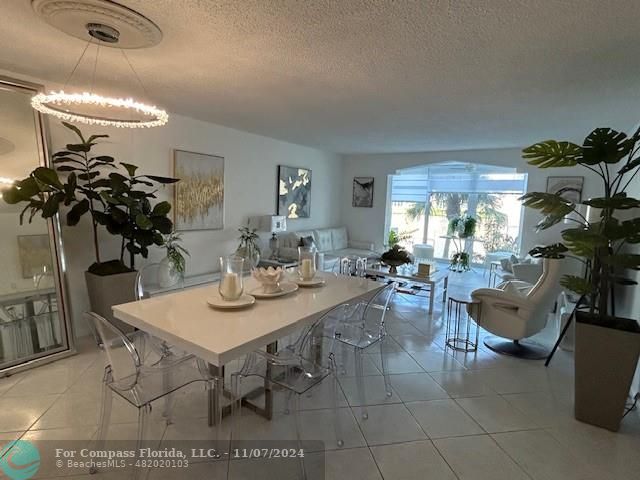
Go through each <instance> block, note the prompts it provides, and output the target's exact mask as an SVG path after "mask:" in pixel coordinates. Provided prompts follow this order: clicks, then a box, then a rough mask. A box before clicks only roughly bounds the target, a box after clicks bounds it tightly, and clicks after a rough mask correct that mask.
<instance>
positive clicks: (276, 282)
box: [251, 267, 284, 293]
mask: <svg viewBox="0 0 640 480" xmlns="http://www.w3.org/2000/svg"><path fill="white" fill-rule="evenodd" d="M251 273H252V275H253V278H255V279H256V280H258V282H260V284H261V285H262V290H263V291H264V293H276V292H279V291H280V280H282V277H283V275H284V270H282V269H281V268H280V267H278V268H273V267H268V268H254V269H253V270H252V271H251Z"/></svg>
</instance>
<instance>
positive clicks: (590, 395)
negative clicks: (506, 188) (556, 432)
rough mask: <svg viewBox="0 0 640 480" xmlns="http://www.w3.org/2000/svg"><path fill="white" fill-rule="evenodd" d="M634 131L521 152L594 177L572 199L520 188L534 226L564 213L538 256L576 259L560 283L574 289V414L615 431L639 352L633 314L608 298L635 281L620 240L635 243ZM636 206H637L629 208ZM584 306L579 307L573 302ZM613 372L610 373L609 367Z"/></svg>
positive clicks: (603, 131) (639, 156)
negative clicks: (586, 192) (534, 215)
mask: <svg viewBox="0 0 640 480" xmlns="http://www.w3.org/2000/svg"><path fill="white" fill-rule="evenodd" d="M639 140H640V130H638V131H636V132H635V133H634V134H633V135H631V136H627V135H626V134H625V133H623V132H618V131H615V130H613V129H611V128H597V129H595V130H594V131H593V132H591V133H590V134H589V135H588V136H587V137H586V138H585V139H584V142H583V144H582V145H577V144H575V143H572V142H568V141H556V140H547V141H543V142H540V143H536V144H535V145H532V146H530V147H528V148H525V149H524V151H523V152H524V155H523V156H524V158H525V159H526V160H527V161H528V163H529V164H530V165H535V166H537V167H539V168H543V169H547V168H562V167H574V166H581V167H583V168H585V169H587V170H589V171H591V172H592V173H593V174H594V175H595V176H597V177H598V178H599V179H600V183H601V186H602V190H601V193H600V195H599V196H597V197H594V198H590V199H588V200H585V201H583V202H582V203H581V204H576V203H574V202H572V201H570V200H567V199H566V198H564V197H562V196H561V195H558V194H552V193H539V192H534V193H527V194H526V195H524V196H523V197H522V200H523V202H524V205H525V206H527V207H530V208H533V209H536V210H538V211H539V212H540V213H541V214H542V215H543V217H542V219H541V220H540V222H539V223H538V226H537V228H538V230H546V229H548V228H551V227H552V226H554V225H556V224H559V223H560V222H562V221H563V220H565V219H568V221H569V222H571V223H572V225H571V226H570V228H567V229H564V230H563V231H562V234H561V235H562V241H561V242H558V243H556V244H553V245H549V246H546V247H538V248H536V249H534V250H532V251H531V252H530V253H531V254H532V255H534V256H538V257H547V258H564V257H571V258H573V259H576V260H578V261H580V262H582V263H583V264H584V275H583V276H579V275H566V276H564V277H563V278H562V280H561V284H562V286H564V287H565V288H567V289H569V290H572V291H574V292H576V293H578V294H579V295H580V296H581V302H579V305H578V307H579V308H578V310H577V311H576V320H577V324H576V325H577V328H576V353H575V357H576V358H575V361H576V365H575V366H576V387H575V388H576V399H575V401H576V408H575V414H576V418H578V419H579V420H583V421H587V422H589V423H592V424H595V425H599V426H603V427H606V428H609V429H611V430H617V429H618V427H619V424H620V419H621V418H622V415H623V410H624V406H625V400H626V398H627V395H628V393H629V388H630V384H631V381H632V378H633V374H634V371H635V366H636V364H637V361H638V355H639V354H640V328H639V327H638V322H637V321H636V320H634V319H626V318H619V317H617V316H616V315H615V297H616V295H617V294H618V293H619V290H620V289H622V288H625V287H626V288H629V287H630V288H635V287H634V286H635V285H636V283H637V282H636V281H634V280H633V279H632V278H630V277H629V272H630V271H632V270H640V255H638V254H635V253H630V252H629V251H628V246H629V245H633V244H640V218H639V217H638V215H637V213H636V214H635V215H634V214H633V213H631V212H634V209H637V208H639V207H640V200H639V199H637V198H633V197H631V196H629V195H628V193H627V189H628V187H629V185H631V182H632V181H633V179H634V178H635V177H636V176H637V175H638V171H639V170H640V144H639ZM635 212H638V210H635ZM581 305H585V307H586V308H585V309H580V306H581ZM612 372H616V374H615V375H614V374H612Z"/></svg>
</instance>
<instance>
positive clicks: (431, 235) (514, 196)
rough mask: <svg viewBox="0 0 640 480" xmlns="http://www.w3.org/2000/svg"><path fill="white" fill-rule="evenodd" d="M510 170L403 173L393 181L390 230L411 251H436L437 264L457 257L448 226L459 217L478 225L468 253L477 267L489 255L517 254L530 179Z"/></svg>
mask: <svg viewBox="0 0 640 480" xmlns="http://www.w3.org/2000/svg"><path fill="white" fill-rule="evenodd" d="M510 170H512V169H506V168H504V167H492V166H488V165H468V164H461V163H447V164H437V165H430V166H425V167H417V168H412V169H408V170H406V171H401V172H399V174H398V175H394V176H393V177H392V179H391V205H390V208H388V209H387V210H388V212H389V213H390V215H389V217H388V225H389V227H390V229H391V230H394V231H395V232H396V233H397V234H398V235H399V237H400V239H401V243H402V244H403V245H404V246H405V247H406V248H408V249H409V250H411V248H412V246H413V245H414V244H417V243H427V244H429V245H432V246H433V247H434V255H435V258H437V259H441V260H445V261H448V260H449V259H450V258H451V255H453V253H454V252H455V247H454V245H453V242H452V240H451V238H450V236H449V235H448V227H449V221H450V220H451V219H452V218H454V217H456V216H459V215H463V214H466V215H469V216H472V217H474V218H476V219H477V221H478V224H477V230H476V235H475V237H474V238H473V239H470V240H468V241H467V242H466V245H465V249H466V251H467V252H468V253H469V254H470V256H471V258H472V261H473V262H474V263H479V264H481V263H484V262H485V260H486V258H487V254H488V253H496V252H513V253H517V252H518V250H519V240H520V224H521V215H522V206H521V204H520V201H519V200H518V198H519V197H520V196H521V195H522V194H523V193H524V191H526V175H524V174H518V173H515V172H513V171H510Z"/></svg>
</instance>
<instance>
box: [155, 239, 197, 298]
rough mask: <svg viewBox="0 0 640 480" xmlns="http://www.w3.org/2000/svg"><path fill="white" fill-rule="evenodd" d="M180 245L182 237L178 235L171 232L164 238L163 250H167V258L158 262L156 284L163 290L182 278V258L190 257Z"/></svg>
mask: <svg viewBox="0 0 640 480" xmlns="http://www.w3.org/2000/svg"><path fill="white" fill-rule="evenodd" d="M181 243H182V235H181V234H180V233H176V232H171V233H170V234H169V235H166V236H165V237H164V248H165V249H166V250H167V256H166V257H165V258H163V259H162V260H161V261H160V266H159V267H158V283H159V284H160V286H161V287H163V288H165V287H170V286H171V285H175V284H176V283H177V282H178V281H179V280H180V279H182V278H184V272H185V270H186V259H185V258H184V256H185V255H187V256H190V255H189V252H188V251H187V249H186V248H184V247H183V246H182V245H181Z"/></svg>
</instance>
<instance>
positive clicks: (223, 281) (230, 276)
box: [218, 255, 244, 301]
mask: <svg viewBox="0 0 640 480" xmlns="http://www.w3.org/2000/svg"><path fill="white" fill-rule="evenodd" d="M243 267H244V258H242V257H238V256H235V255H233V256H230V257H220V283H219V284H218V291H219V292H220V296H221V297H222V298H223V299H224V300H227V301H234V300H238V299H239V298H240V297H241V296H242V292H243V291H244V284H243V276H242V269H243Z"/></svg>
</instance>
